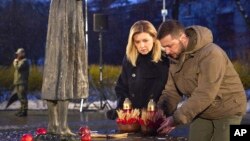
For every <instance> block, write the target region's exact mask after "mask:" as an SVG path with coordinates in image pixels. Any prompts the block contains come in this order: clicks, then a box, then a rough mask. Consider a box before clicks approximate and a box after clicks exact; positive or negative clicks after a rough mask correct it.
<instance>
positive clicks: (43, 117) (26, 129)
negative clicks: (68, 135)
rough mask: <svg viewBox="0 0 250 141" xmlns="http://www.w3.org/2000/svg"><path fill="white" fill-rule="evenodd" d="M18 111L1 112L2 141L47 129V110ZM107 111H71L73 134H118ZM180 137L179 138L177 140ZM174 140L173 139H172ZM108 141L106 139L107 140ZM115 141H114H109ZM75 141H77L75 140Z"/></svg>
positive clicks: (182, 130)
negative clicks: (85, 130)
mask: <svg viewBox="0 0 250 141" xmlns="http://www.w3.org/2000/svg"><path fill="white" fill-rule="evenodd" d="M15 112H16V110H8V111H4V110H2V111H0V115H1V120H0V141H20V138H21V136H22V135H23V134H26V133H31V134H32V135H33V136H35V135H36V133H35V131H36V129H37V128H42V127H44V128H46V127H47V123H48V117H47V110H29V112H28V117H24V118H20V117H16V116H14V114H15ZM105 113H106V112H105V111H103V110H97V111H83V112H79V110H70V111H69V114H68V118H69V119H68V123H69V126H70V128H71V129H72V131H73V132H75V133H77V132H78V129H79V128H80V127H81V126H85V125H87V126H89V128H90V129H91V130H92V131H98V132H100V133H112V132H117V126H116V123H115V121H113V120H108V119H107V118H106V115H105ZM242 124H250V113H248V114H246V115H245V116H244V118H243V121H242ZM187 135H188V125H185V126H180V127H178V128H176V129H175V130H174V131H173V132H172V133H171V134H170V135H169V136H167V137H159V138H158V137H145V136H141V135H140V134H135V135H132V134H131V135H129V138H126V139H116V140H123V141H125V140H126V141H128V140H131V141H132V140H136V141H151V140H168V141H170V140H173V141H175V140H179V141H184V140H186V137H187ZM177 137H178V138H177ZM170 138H172V139H170ZM93 140H95V139H93ZM105 140H106V139H105ZM109 140H110V141H114V139H109ZM74 141H77V139H76V140H74Z"/></svg>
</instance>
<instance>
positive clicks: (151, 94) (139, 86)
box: [107, 20, 169, 119]
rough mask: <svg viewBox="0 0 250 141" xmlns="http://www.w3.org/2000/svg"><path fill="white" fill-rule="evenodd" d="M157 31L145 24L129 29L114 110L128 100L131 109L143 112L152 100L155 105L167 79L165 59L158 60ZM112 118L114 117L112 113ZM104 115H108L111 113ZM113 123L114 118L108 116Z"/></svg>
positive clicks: (159, 51)
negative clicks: (140, 109) (141, 109)
mask: <svg viewBox="0 0 250 141" xmlns="http://www.w3.org/2000/svg"><path fill="white" fill-rule="evenodd" d="M156 37H157V31H156V29H155V27H154V26H153V25H152V23H150V22H148V21H144V20H141V21H137V22H136V23H134V24H133V26H132V27H131V29H130V33H129V37H128V43H127V48H126V56H125V57H124V59H123V62H122V72H121V74H120V76H119V79H118V81H117V85H116V87H115V91H116V95H117V98H118V104H117V109H119V108H122V104H123V102H124V100H125V98H129V99H130V100H131V102H132V106H133V107H134V108H144V107H146V106H147V103H148V102H149V100H150V99H151V98H152V99H154V100H155V102H157V101H158V99H159V97H160V95H161V92H162V90H163V88H164V85H165V83H166V80H167V75H168V67H169V63H168V58H167V57H164V56H162V55H163V54H165V53H162V52H161V45H160V42H159V41H158V40H157V39H156ZM114 114H115V113H114ZM107 115H112V114H111V111H110V113H109V114H107ZM108 118H110V119H114V118H115V115H113V116H108Z"/></svg>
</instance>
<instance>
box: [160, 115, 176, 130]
mask: <svg viewBox="0 0 250 141" xmlns="http://www.w3.org/2000/svg"><path fill="white" fill-rule="evenodd" d="M173 129H175V123H174V119H173V117H172V116H170V117H167V118H164V121H163V122H162V124H161V126H160V128H158V130H157V132H158V133H159V134H168V133H170V132H171V131H172V130H173Z"/></svg>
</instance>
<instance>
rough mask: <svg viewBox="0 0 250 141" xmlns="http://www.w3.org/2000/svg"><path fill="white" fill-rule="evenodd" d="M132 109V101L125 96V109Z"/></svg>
mask: <svg viewBox="0 0 250 141" xmlns="http://www.w3.org/2000/svg"><path fill="white" fill-rule="evenodd" d="M131 109H132V103H131V101H130V100H129V99H128V98H125V100H124V102H123V110H131Z"/></svg>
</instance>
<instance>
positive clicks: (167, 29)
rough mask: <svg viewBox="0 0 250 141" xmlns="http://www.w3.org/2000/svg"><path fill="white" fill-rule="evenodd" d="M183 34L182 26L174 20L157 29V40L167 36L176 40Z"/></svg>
mask: <svg viewBox="0 0 250 141" xmlns="http://www.w3.org/2000/svg"><path fill="white" fill-rule="evenodd" d="M184 32H185V28H184V26H183V25H182V24H181V23H180V22H178V21H176V20H167V21H165V22H163V23H162V24H161V25H160V27H159V28H158V34H157V39H159V40H160V39H162V38H164V37H165V36H167V35H171V36H172V37H174V38H177V37H179V36H180V35H181V33H184Z"/></svg>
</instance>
